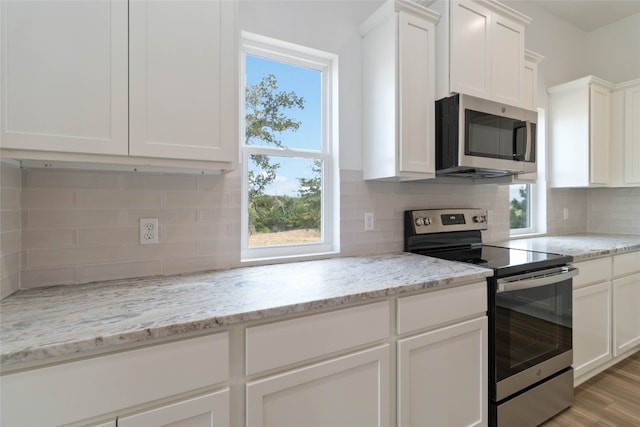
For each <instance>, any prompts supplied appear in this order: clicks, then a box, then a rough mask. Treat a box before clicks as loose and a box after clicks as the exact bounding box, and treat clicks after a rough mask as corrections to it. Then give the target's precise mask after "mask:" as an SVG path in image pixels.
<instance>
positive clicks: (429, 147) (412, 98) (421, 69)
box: [398, 13, 436, 174]
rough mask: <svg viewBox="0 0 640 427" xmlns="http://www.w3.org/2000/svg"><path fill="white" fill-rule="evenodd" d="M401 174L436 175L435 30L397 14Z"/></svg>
mask: <svg viewBox="0 0 640 427" xmlns="http://www.w3.org/2000/svg"><path fill="white" fill-rule="evenodd" d="M398 19H399V53H400V55H399V61H400V65H399V69H400V99H399V103H400V116H401V119H400V120H401V122H400V135H399V137H400V138H399V139H400V162H399V169H400V172H417V173H430V174H435V171H436V164H435V157H434V155H435V140H434V138H435V112H434V105H435V104H434V101H435V95H434V93H435V73H434V70H435V66H434V64H435V39H434V35H435V26H434V25H433V24H432V23H431V22H429V21H426V20H424V19H420V18H417V17H414V16H411V15H408V14H406V13H400V14H399V18H398Z"/></svg>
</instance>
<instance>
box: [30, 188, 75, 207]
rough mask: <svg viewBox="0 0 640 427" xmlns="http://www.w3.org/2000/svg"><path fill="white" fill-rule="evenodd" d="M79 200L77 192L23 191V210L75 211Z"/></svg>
mask: <svg viewBox="0 0 640 427" xmlns="http://www.w3.org/2000/svg"><path fill="white" fill-rule="evenodd" d="M77 199H78V198H77V192H76V191H75V190H52V189H48V190H43V189H38V190H32V189H23V190H22V208H23V209H73V208H75V207H77V206H78V203H77Z"/></svg>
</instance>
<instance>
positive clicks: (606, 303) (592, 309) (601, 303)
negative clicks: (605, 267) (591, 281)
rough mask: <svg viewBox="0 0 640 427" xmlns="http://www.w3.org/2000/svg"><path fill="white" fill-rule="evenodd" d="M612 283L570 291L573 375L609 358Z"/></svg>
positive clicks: (576, 375) (579, 374)
mask: <svg viewBox="0 0 640 427" xmlns="http://www.w3.org/2000/svg"><path fill="white" fill-rule="evenodd" d="M612 357H613V356H612V354H611V282H602V283H597V284H595V285H591V286H586V287H584V288H580V289H576V290H575V291H574V292H573V369H574V376H575V377H576V378H578V377H580V376H581V375H582V374H584V373H586V372H589V371H590V370H592V369H594V368H596V367H598V366H600V365H602V364H603V363H605V362H607V361H609V360H611V358H612Z"/></svg>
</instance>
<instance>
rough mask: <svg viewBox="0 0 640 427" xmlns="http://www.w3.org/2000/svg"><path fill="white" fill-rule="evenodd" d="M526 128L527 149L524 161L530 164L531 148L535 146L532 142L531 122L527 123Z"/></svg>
mask: <svg viewBox="0 0 640 427" xmlns="http://www.w3.org/2000/svg"><path fill="white" fill-rule="evenodd" d="M525 127H526V129H527V130H526V132H527V135H526V136H527V148H526V150H525V154H524V160H525V162H529V161H531V146H532V145H533V144H532V141H531V122H530V121H529V120H527V121H525Z"/></svg>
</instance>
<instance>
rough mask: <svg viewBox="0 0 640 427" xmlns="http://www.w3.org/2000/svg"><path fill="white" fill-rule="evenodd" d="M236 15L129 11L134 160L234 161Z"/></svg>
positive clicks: (155, 8) (210, 4)
mask: <svg viewBox="0 0 640 427" xmlns="http://www.w3.org/2000/svg"><path fill="white" fill-rule="evenodd" d="M233 8H234V4H233V2H230V1H223V0H220V1H132V2H131V3H130V4H129V49H130V50H129V79H130V99H129V101H130V102H129V108H130V119H131V123H130V131H129V135H130V148H129V154H131V155H134V156H147V157H164V158H173V159H199V160H212V161H229V162H230V161H232V160H233V157H234V155H236V152H235V150H234V147H235V146H236V141H235V136H234V135H235V128H236V127H237V123H236V122H237V121H236V117H237V113H236V111H237V101H236V100H237V98H238V91H237V90H236V89H235V87H236V85H235V84H233V82H235V81H236V79H237V76H236V72H235V70H236V68H237V66H236V62H237V61H236V59H235V58H236V53H235V50H236V48H237V44H236V42H235V39H234V37H233V34H234V32H233V30H234V27H233V20H232V19H229V17H231V16H233V13H234V11H233Z"/></svg>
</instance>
